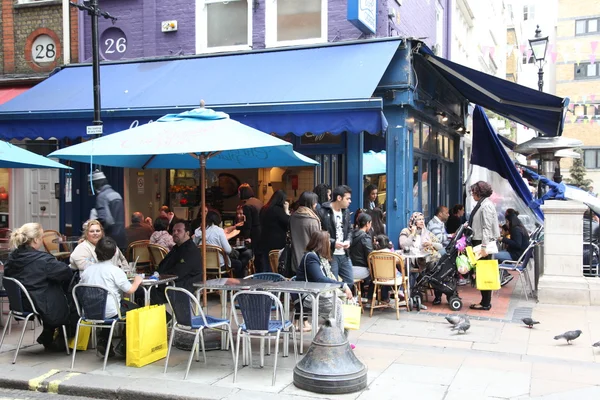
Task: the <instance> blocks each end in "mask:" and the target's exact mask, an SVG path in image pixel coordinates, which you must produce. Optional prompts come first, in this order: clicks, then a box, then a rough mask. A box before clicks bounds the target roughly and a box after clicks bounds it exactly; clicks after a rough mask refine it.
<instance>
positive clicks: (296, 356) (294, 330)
mask: <svg viewBox="0 0 600 400" xmlns="http://www.w3.org/2000/svg"><path fill="white" fill-rule="evenodd" d="M290 329H292V340H293V341H294V358H295V359H296V363H297V362H298V342H297V341H296V327H295V326H294V324H292V326H291V328H290ZM300 329H302V328H300Z"/></svg>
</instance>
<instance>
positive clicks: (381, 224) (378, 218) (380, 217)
mask: <svg viewBox="0 0 600 400" xmlns="http://www.w3.org/2000/svg"><path fill="white" fill-rule="evenodd" d="M367 213H368V214H369V215H370V216H371V219H372V222H371V225H372V226H371V234H372V235H373V236H377V235H385V232H386V226H385V217H384V212H383V210H382V209H381V208H379V207H375V208H374V209H372V210H368V211H367Z"/></svg>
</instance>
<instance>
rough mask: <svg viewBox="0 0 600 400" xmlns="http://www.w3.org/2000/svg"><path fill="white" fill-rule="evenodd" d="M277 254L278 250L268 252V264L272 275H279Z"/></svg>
mask: <svg viewBox="0 0 600 400" xmlns="http://www.w3.org/2000/svg"><path fill="white" fill-rule="evenodd" d="M279 252H280V250H271V251H270V252H269V264H270V265H271V272H273V273H274V274H278V273H279V271H278V270H279Z"/></svg>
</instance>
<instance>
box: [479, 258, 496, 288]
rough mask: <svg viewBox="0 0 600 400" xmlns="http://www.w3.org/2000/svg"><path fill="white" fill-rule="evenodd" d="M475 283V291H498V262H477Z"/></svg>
mask: <svg viewBox="0 0 600 400" xmlns="http://www.w3.org/2000/svg"><path fill="white" fill-rule="evenodd" d="M475 281H476V282H477V290H500V270H499V269H498V260H479V261H477V268H476V275H475Z"/></svg>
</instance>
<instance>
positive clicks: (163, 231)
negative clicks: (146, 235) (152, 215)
mask: <svg viewBox="0 0 600 400" xmlns="http://www.w3.org/2000/svg"><path fill="white" fill-rule="evenodd" d="M168 228H169V219H168V218H167V217H158V218H156V220H155V221H154V232H153V233H152V236H150V244H157V245H159V246H162V247H164V248H165V249H167V250H171V249H172V248H173V246H175V242H174V241H173V236H172V235H171V234H170V233H169V232H168V230H167V229H168Z"/></svg>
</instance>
